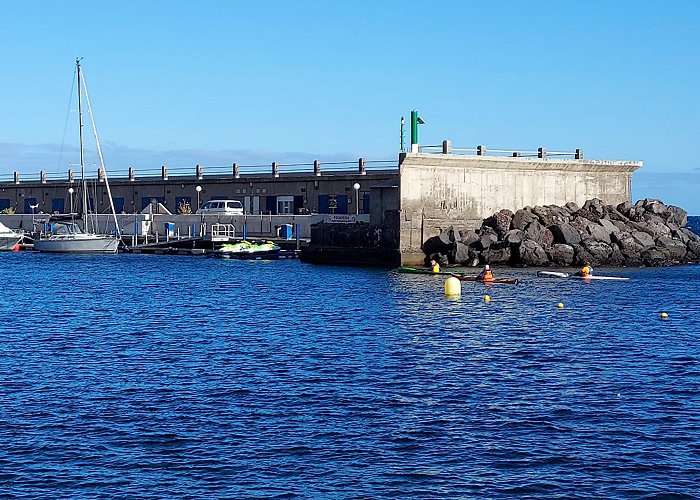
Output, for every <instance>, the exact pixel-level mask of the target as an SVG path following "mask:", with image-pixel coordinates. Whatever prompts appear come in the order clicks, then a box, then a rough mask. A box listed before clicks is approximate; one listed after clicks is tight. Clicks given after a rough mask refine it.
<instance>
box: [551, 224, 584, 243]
mask: <svg viewBox="0 0 700 500" xmlns="http://www.w3.org/2000/svg"><path fill="white" fill-rule="evenodd" d="M547 229H549V230H550V231H551V233H552V236H553V237H554V243H562V244H564V245H571V246H573V245H578V244H579V243H580V242H581V235H580V234H579V232H578V231H577V230H576V229H574V227H573V226H572V225H571V224H569V223H562V224H554V225H552V226H549V227H548V228H547Z"/></svg>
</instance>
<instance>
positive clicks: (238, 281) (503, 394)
mask: <svg viewBox="0 0 700 500" xmlns="http://www.w3.org/2000/svg"><path fill="white" fill-rule="evenodd" d="M496 272H497V275H499V276H505V275H509V276H515V277H518V278H519V279H520V283H519V284H518V285H515V286H512V285H492V286H489V287H485V286H484V285H482V284H479V283H468V282H467V283H463V284H462V296H461V298H458V299H447V298H445V296H444V293H443V292H444V281H445V277H444V276H432V275H408V274H398V273H396V272H394V271H387V270H378V269H359V268H344V267H324V266H314V265H309V264H304V263H300V262H298V261H278V262H263V261H258V262H246V261H231V260H217V259H209V258H204V257H184V256H179V257H176V256H146V255H115V256H62V255H42V254H35V253H29V252H22V253H6V254H2V255H0V279H1V280H2V283H3V285H4V293H3V294H2V296H0V315H1V317H2V318H3V319H2V328H1V330H2V331H1V333H0V497H2V498H21V499H43V498H46V499H54V498H72V499H83V498H85V499H88V498H89V499H92V498H130V499H131V498H133V499H140V498H144V499H145V498H192V499H195V498H197V499H200V498H208V499H210V498H645V499H651V498H659V499H660V498H698V495H700V333H699V332H700V315H699V313H700V301H698V294H699V292H700V266H683V267H674V268H666V269H615V270H604V269H596V272H597V274H613V275H624V276H630V277H631V278H632V280H630V281H628V282H604V281H598V282H591V283H584V282H581V281H577V280H562V279H542V278H536V277H535V271H534V270H512V269H497V270H496ZM485 294H488V295H490V297H491V300H490V302H485V301H484V298H483V297H484V295H485ZM559 302H562V303H563V304H564V308H563V309H559V308H557V303H559ZM661 312H666V313H668V315H669V316H668V319H667V320H662V319H661V318H660V313H661Z"/></svg>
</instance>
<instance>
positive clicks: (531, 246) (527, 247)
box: [513, 240, 549, 266]
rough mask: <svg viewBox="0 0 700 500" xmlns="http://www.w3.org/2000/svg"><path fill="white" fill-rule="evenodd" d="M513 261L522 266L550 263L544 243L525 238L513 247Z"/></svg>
mask: <svg viewBox="0 0 700 500" xmlns="http://www.w3.org/2000/svg"><path fill="white" fill-rule="evenodd" d="M513 249H514V252H515V255H513V262H514V263H517V264H519V265H522V266H546V265H547V264H548V263H549V258H548V257H547V252H545V250H544V248H543V247H542V245H540V244H539V243H537V242H535V241H532V240H524V241H523V242H522V243H521V244H520V245H517V246H514V247H513Z"/></svg>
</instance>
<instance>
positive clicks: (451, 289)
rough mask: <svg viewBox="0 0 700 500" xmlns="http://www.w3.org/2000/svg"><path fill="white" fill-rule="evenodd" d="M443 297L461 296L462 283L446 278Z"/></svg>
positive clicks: (452, 277)
mask: <svg viewBox="0 0 700 500" xmlns="http://www.w3.org/2000/svg"><path fill="white" fill-rule="evenodd" d="M445 295H452V296H460V295H462V282H461V281H459V280H458V279H457V278H455V277H454V276H450V277H449V278H447V281H445Z"/></svg>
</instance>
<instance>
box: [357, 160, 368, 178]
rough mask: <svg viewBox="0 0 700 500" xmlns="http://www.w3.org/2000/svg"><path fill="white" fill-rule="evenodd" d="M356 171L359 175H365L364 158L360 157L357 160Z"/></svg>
mask: <svg viewBox="0 0 700 500" xmlns="http://www.w3.org/2000/svg"><path fill="white" fill-rule="evenodd" d="M357 171H358V172H359V174H360V175H366V174H367V171H366V170H365V159H364V158H360V159H359V160H358V161H357Z"/></svg>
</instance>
